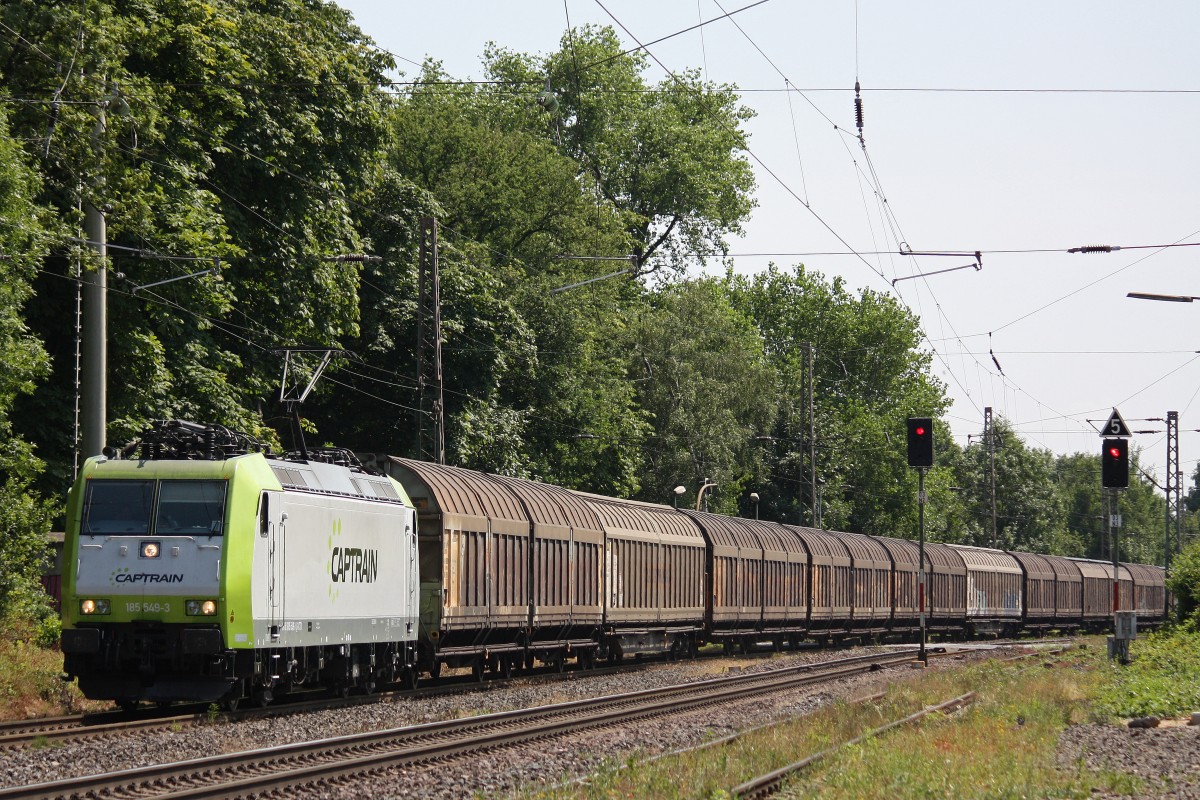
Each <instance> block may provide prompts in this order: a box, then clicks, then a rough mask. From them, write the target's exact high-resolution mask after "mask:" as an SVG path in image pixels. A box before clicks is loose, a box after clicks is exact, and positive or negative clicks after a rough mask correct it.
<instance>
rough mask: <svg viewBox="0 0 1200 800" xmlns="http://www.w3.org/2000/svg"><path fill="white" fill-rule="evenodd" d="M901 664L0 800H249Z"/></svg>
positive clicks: (513, 714)
mask: <svg viewBox="0 0 1200 800" xmlns="http://www.w3.org/2000/svg"><path fill="white" fill-rule="evenodd" d="M911 660H912V656H911V654H907V653H888V654H874V655H869V656H853V657H850V658H846V659H840V660H839V661H837V662H833V663H827V664H821V665H800V666H793V667H786V668H783V669H778V670H771V671H765V672H757V673H743V674H739V675H734V676H726V677H722V678H714V679H709V680H706V681H697V682H694V683H688V684H681V685H676V686H671V687H664V688H660V689H650V690H643V691H639V692H629V693H625V694H620V695H613V696H610V697H604V698H594V699H589V700H576V701H572V702H569V703H561V704H557V705H552V706H542V707H539V708H534V709H522V710H517V711H507V712H500V713H496V714H488V715H484V716H479V717H473V718H467V719H458V720H448V721H443V722H435V723H428V724H424V725H418V726H413V727H408V728H399V729H393V730H387V731H372V732H368V733H363V734H354V735H350V736H341V737H336V738H332V739H324V740H319V741H314V742H302V743H294V744H289V745H283V746H281V747H276V748H265V749H261V750H254V751H248V752H242V753H233V754H228V755H223V756H214V757H209V758H201V759H194V760H191V761H185V762H177V763H173V764H161V765H155V766H150V767H144V768H136V769H130V770H124V771H121V772H116V773H109V774H106V775H92V776H85V777H81V778H71V779H65V780H60V781H54V782H51V783H45V784H34V785H30V786H22V787H14V788H12V789H0V800H17V798H20V800H31V799H32V798H71V797H88V798H104V797H113V796H128V795H131V794H137V795H139V796H155V797H159V798H171V800H185V799H186V800H199V799H200V798H214V797H231V796H239V795H251V794H253V795H259V794H261V793H263V792H266V791H271V790H279V789H287V788H295V787H297V786H311V785H316V784H320V783H323V782H327V781H330V780H339V779H344V778H346V777H348V776H353V775H362V774H366V773H371V772H378V771H380V770H383V769H387V768H389V767H394V766H400V765H404V764H412V763H420V762H426V761H430V760H434V759H446V758H450V757H453V756H456V755H462V754H465V753H472V752H478V751H481V750H486V749H494V748H497V747H502V746H507V745H510V744H516V743H520V742H527V741H531V740H537V739H544V738H548V737H551V736H556V735H561V734H564V733H569V732H572V731H576V730H581V729H588V728H597V727H603V726H608V725H613V724H616V723H619V722H624V721H628V720H634V719H644V718H649V717H655V716H664V715H668V714H674V713H679V712H682V711H687V710H691V709H695V708H699V707H704V706H709V705H714V704H718V703H723V702H730V701H732V700H737V699H741V698H743V697H748V696H753V695H756V694H761V693H764V692H771V691H778V690H780V689H784V688H792V687H796V686H803V685H805V684H809V683H815V682H822V681H828V680H835V679H837V678H840V677H847V676H849V675H854V674H858V673H861V672H864V671H868V670H875V669H882V668H883V667H886V666H892V665H897V664H902V663H909V662H911Z"/></svg>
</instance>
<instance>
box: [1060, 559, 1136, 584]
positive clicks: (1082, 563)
mask: <svg viewBox="0 0 1200 800" xmlns="http://www.w3.org/2000/svg"><path fill="white" fill-rule="evenodd" d="M1071 561H1072V562H1073V563H1074V564H1075V565H1076V566H1077V567H1079V572H1080V573H1081V574H1082V575H1083V577H1085V578H1107V579H1108V580H1110V581H1111V580H1112V576H1113V566H1112V562H1111V561H1095V560H1093V559H1090V558H1072V559H1071ZM1117 575H1118V579H1119V580H1126V581H1128V580H1132V579H1133V578H1132V576H1131V575H1130V574H1129V570H1127V569H1126V568H1125V565H1124V564H1122V565H1121V568H1120V570H1118V572H1117Z"/></svg>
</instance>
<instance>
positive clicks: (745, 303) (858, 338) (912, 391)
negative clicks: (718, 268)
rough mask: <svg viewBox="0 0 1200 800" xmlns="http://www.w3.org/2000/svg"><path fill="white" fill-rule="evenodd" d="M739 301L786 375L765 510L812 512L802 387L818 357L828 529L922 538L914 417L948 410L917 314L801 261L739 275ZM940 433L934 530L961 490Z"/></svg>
mask: <svg viewBox="0 0 1200 800" xmlns="http://www.w3.org/2000/svg"><path fill="white" fill-rule="evenodd" d="M731 286H732V289H731V291H732V296H733V302H734V305H735V307H736V308H738V309H739V310H741V311H742V313H744V314H745V315H746V316H747V317H749V318H750V319H752V320H753V321H754V322H755V324H756V325H757V327H758V330H759V331H760V332H761V335H762V337H763V340H764V342H765V347H766V356H767V359H768V361H769V362H770V364H771V365H772V366H773V367H774V369H775V370H776V372H777V373H778V375H779V376H780V382H781V391H780V393H779V400H778V407H779V412H778V416H777V418H776V422H775V427H774V428H773V429H772V430H770V431H769V432H768V431H765V430H764V431H762V432H763V433H769V435H770V436H771V437H772V439H770V440H769V441H770V442H771V444H770V447H769V450H770V461H771V467H770V474H771V477H772V479H773V486H772V487H771V488H769V489H768V490H767V491H766V492H765V493H764V492H760V494H762V495H763V496H764V498H763V499H764V503H763V511H764V512H766V514H767V515H768V516H769V517H771V518H775V519H784V520H787V521H796V520H798V519H804V520H811V519H812V508H811V506H812V499H811V494H812V492H811V489H810V488H809V487H811V485H812V474H811V471H810V468H809V465H808V448H807V443H808V439H809V431H808V427H807V425H806V420H807V415H806V413H805V409H804V403H805V397H804V394H803V392H802V391H801V390H802V387H803V385H804V376H805V374H806V373H807V372H808V364H807V357H806V352H807V351H806V350H805V345H806V344H808V345H811V346H812V349H813V352H814V357H813V365H814V376H813V378H814V391H813V407H814V414H815V420H816V424H815V428H816V438H815V445H816V447H815V451H816V470H817V479H818V481H823V483H822V484H821V485H820V486H821V488H820V495H821V504H822V507H823V511H824V513H823V515H822V517H823V522H824V524H825V525H826V527H831V528H841V529H843V530H853V531H862V532H866V533H879V534H887V535H899V536H906V537H915V536H916V534H917V514H916V504H915V502H914V498H915V497H916V482H917V478H916V475H915V474H913V471H912V470H910V469H908V467H907V465H906V460H905V451H904V431H905V425H904V420H905V418H906V417H908V416H916V415H922V416H923V415H929V416H932V417H935V418H936V417H939V416H941V414H942V413H943V412H944V410H945V408H946V407H947V406H948V405H949V403H948V401H947V399H946V397H945V393H944V388H943V387H942V386H941V384H940V383H938V382H937V381H936V380H935V379H933V378H932V377H931V376H930V375H929V373H928V367H929V358H930V357H929V355H928V354H927V353H925V352H923V351H922V350H921V349H920V347H919V345H920V342H921V336H920V330H919V327H918V324H917V320H916V319H915V318H914V317H913V316H912V315H911V314H909V313H908V312H907V311H906V310H905V309H904V308H903V307H902V306H900V305H899V304H898V303H897V302H896V300H895V299H894V298H892V297H888V296H886V295H881V294H878V293H875V292H871V291H869V290H863V291H861V292H860V293H858V294H854V293H852V292H850V291H849V290H848V289H847V288H846V286H845V284H844V282H843V281H842V280H841V279H835V280H833V281H827V280H826V279H825V278H824V277H823V276H822V275H821V274H820V273H817V272H811V271H808V270H806V269H805V268H804V267H802V266H800V267H796V268H794V269H791V270H784V269H781V268H779V267H777V266H774V265H772V266H771V267H770V268H768V269H767V270H766V271H765V272H763V273H761V274H759V275H756V276H753V277H751V278H737V279H734V280H733V281H732V284H731ZM943 429H944V426H940V425H939V426H935V430H936V431H937V448H938V456H937V460H938V465H939V466H938V467H936V468H935V469H934V470H933V471H932V472H931V473H930V476H929V485H928V487H927V489H928V490H929V491H930V492H932V493H933V495H934V497H935V498H936V499H937V502H934V503H931V504H930V506H929V509H930V511H931V513H930V514H929V515H928V518H927V523H928V525H929V529H930V530H931V531H932V530H944V529H946V527H947V523H946V522H945V518H948V517H945V515H949V514H950V513H951V512H950V510H951V509H953V508H955V507H956V504H957V502H958V500H957V497H956V496H955V495H953V494H952V493H951V492H949V490H948V489H947V488H946V487H948V486H949V485H950V483H951V475H952V472H951V471H950V470H949V469H947V468H946V467H945V466H944V465H945V464H947V463H952V461H953V457H954V453H955V449H956V448H954V446H953V443H952V440H951V439H950V437H949V436H948V435H946V433H945V432H944V430H943Z"/></svg>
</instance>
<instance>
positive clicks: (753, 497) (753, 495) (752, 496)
mask: <svg viewBox="0 0 1200 800" xmlns="http://www.w3.org/2000/svg"><path fill="white" fill-rule="evenodd" d="M750 502H751V503H754V519H755V521H756V522H757V521H758V492H751V493H750Z"/></svg>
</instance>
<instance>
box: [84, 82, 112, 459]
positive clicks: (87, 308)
mask: <svg viewBox="0 0 1200 800" xmlns="http://www.w3.org/2000/svg"><path fill="white" fill-rule="evenodd" d="M104 130H105V121H104V106H103V105H101V106H100V107H99V110H98V111H97V116H96V124H95V126H94V127H93V128H92V139H93V141H94V142H95V143H96V146H97V149H99V148H100V144H101V142H102V141H103V137H104ZM94 188H95V186H93V189H94ZM83 231H84V236H85V237H86V238H87V239H88V241H89V242H91V243H92V247H94V248H95V250H96V268H95V269H94V270H90V269H84V271H83V370H82V375H81V386H82V392H83V413H82V433H83V456H84V457H85V458H87V457H90V456H97V455H100V453H101V451H102V450H104V446H105V444H106V442H107V437H106V435H105V430H106V428H107V427H108V232H107V223H106V222H105V219H104V213H103V212H102V211H101V210H100V209H98V208H96V207H95V205H93V204H92V203H91V202H88V201H86V200H85V201H84V206H83Z"/></svg>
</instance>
